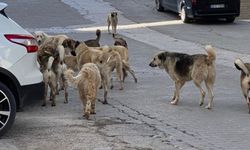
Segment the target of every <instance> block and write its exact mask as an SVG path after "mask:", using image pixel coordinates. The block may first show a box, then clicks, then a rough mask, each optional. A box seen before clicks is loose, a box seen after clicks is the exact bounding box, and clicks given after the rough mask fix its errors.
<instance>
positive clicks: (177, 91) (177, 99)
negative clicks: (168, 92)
mask: <svg viewBox="0 0 250 150" xmlns="http://www.w3.org/2000/svg"><path fill="white" fill-rule="evenodd" d="M184 84H185V81H176V82H175V91H176V92H175V93H176V94H175V95H176V96H175V100H173V101H171V104H172V105H177V104H178V102H179V97H180V90H181V88H182V87H183V85H184Z"/></svg>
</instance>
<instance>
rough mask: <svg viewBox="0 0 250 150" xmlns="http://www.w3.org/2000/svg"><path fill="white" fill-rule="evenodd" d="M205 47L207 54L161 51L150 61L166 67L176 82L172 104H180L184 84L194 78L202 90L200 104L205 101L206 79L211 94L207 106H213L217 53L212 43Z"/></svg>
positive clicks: (154, 64) (163, 67) (152, 63)
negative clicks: (203, 86)
mask: <svg viewBox="0 0 250 150" xmlns="http://www.w3.org/2000/svg"><path fill="white" fill-rule="evenodd" d="M205 49H206V52H207V55H205V54H195V55H189V54H184V53H175V52H160V53H158V54H156V55H155V56H154V57H153V60H152V61H151V62H150V64H149V66H151V67H159V68H160V69H165V70H166V72H167V73H168V74H169V76H170V78H171V79H172V80H173V81H174V83H175V92H174V96H173V98H172V101H171V104H173V105H177V104H178V101H179V97H180V90H181V88H182V86H183V85H184V84H185V82H186V81H190V80H193V82H194V84H195V85H196V86H197V87H198V88H199V90H200V94H201V98H200V106H202V105H203V103H204V98H205V91H204V90H203V89H202V86H201V83H202V82H203V81H205V85H206V87H207V90H208V96H209V102H208V105H207V106H206V108H207V109H211V108H212V104H213V97H214V94H213V85H214V82H215V75H216V72H215V59H216V53H215V50H214V48H213V47H212V46H211V45H207V46H206V47H205Z"/></svg>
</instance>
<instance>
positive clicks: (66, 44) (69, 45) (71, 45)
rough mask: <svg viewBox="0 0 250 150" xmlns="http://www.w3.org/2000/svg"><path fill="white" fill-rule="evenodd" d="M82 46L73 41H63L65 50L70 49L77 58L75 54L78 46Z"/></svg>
mask: <svg viewBox="0 0 250 150" xmlns="http://www.w3.org/2000/svg"><path fill="white" fill-rule="evenodd" d="M79 44H80V42H79V41H75V40H73V39H66V40H64V41H63V43H62V45H63V47H64V48H65V49H69V50H70V52H71V54H72V55H73V56H76V53H75V49H76V48H77V46H78V45H79Z"/></svg>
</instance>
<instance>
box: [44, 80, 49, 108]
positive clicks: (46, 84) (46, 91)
mask: <svg viewBox="0 0 250 150" xmlns="http://www.w3.org/2000/svg"><path fill="white" fill-rule="evenodd" d="M48 86H49V85H48V83H47V82H45V84H44V87H45V91H44V97H43V104H42V106H46V98H47V93H48Z"/></svg>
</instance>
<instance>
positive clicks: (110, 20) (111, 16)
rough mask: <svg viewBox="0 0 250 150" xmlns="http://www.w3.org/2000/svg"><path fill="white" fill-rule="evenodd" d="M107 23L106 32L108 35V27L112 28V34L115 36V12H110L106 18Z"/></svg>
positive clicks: (116, 18)
mask: <svg viewBox="0 0 250 150" xmlns="http://www.w3.org/2000/svg"><path fill="white" fill-rule="evenodd" d="M107 23H108V32H109V33H110V30H109V28H110V25H111V27H112V32H113V33H114V34H116V29H117V24H118V16H117V12H111V13H110V14H109V15H108V18H107Z"/></svg>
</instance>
